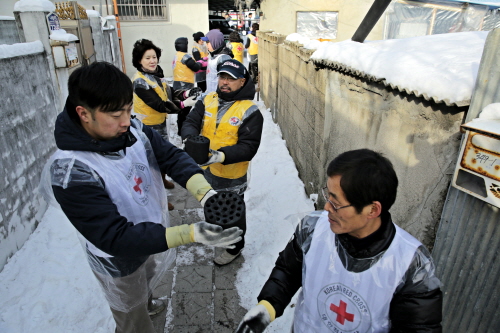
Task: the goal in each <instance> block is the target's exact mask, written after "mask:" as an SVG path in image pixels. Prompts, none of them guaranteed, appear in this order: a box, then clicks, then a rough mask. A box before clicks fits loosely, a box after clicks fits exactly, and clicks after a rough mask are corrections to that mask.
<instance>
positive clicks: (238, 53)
mask: <svg viewBox="0 0 500 333" xmlns="http://www.w3.org/2000/svg"><path fill="white" fill-rule="evenodd" d="M243 50H245V48H244V47H243V43H231V51H233V55H234V59H236V60H238V61H239V62H241V63H243Z"/></svg>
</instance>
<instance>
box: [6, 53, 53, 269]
mask: <svg viewBox="0 0 500 333" xmlns="http://www.w3.org/2000/svg"><path fill="white" fill-rule="evenodd" d="M0 68H1V70H0V81H1V82H2V89H0V100H1V101H2V103H0V118H1V119H2V125H1V128H2V130H1V131H0V146H1V147H2V167H1V168H0V179H1V180H2V181H1V183H0V270H1V269H2V268H3V266H4V265H5V263H6V262H7V259H8V258H9V257H10V256H12V254H14V253H15V252H16V251H17V250H18V249H19V248H21V246H22V245H23V244H24V242H25V241H26V240H27V239H28V237H29V235H30V234H31V233H32V232H33V230H35V228H36V226H37V225H38V223H39V221H40V218H41V215H43V213H44V212H45V204H44V202H43V200H42V199H41V198H40V197H39V196H38V192H37V186H38V183H39V181H40V173H41V171H42V168H43V165H44V164H45V161H46V160H47V158H48V156H49V155H50V154H51V153H52V152H53V151H54V149H55V143H54V138H53V130H54V122H55V118H56V115H57V113H58V112H59V111H60V110H59V107H58V103H57V101H58V99H59V97H58V96H57V95H56V94H57V92H56V91H55V89H54V86H53V84H52V81H51V80H48V79H47V78H49V77H50V73H49V71H50V68H49V65H48V62H47V58H46V56H45V54H44V53H38V54H31V55H25V56H22V57H14V58H6V59H0Z"/></svg>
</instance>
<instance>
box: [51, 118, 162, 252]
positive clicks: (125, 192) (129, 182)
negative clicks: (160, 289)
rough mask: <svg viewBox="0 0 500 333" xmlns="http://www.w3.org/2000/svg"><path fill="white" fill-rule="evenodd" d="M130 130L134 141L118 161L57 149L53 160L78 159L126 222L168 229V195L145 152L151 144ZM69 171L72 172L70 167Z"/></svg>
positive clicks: (155, 168) (96, 250) (94, 154)
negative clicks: (101, 184) (97, 179)
mask: <svg viewBox="0 0 500 333" xmlns="http://www.w3.org/2000/svg"><path fill="white" fill-rule="evenodd" d="M130 131H131V132H132V134H133V135H134V136H135V137H136V138H137V142H136V143H135V144H133V145H132V146H131V147H128V148H127V153H126V154H124V155H123V156H122V158H120V159H111V158H109V157H104V156H102V155H100V154H97V153H94V152H86V151H70V150H58V151H56V153H55V154H54V155H53V157H52V158H53V159H63V158H71V159H77V160H79V161H81V162H83V163H85V164H87V165H88V166H89V167H91V168H92V169H93V170H95V171H96V172H97V173H98V174H99V176H100V177H101V178H102V179H103V180H104V182H105V184H106V188H105V190H106V192H107V193H108V195H109V197H110V198H111V200H112V201H113V203H114V204H115V205H116V208H117V210H118V212H119V213H120V215H122V216H124V217H126V218H127V220H128V221H129V222H132V223H134V224H138V223H141V222H153V223H161V224H162V225H163V226H165V227H168V226H169V214H168V211H167V209H166V207H167V195H166V192H165V189H164V188H163V181H162V179H161V173H160V170H159V167H158V163H157V162H156V159H155V158H154V154H153V152H152V150H151V149H145V147H147V146H148V145H149V147H151V144H150V143H149V140H148V138H147V137H146V135H145V134H144V133H143V132H142V131H138V130H136V129H135V128H133V127H132V126H131V127H130ZM151 155H152V156H151ZM68 171H71V167H69V168H68ZM68 177H69V176H68ZM87 246H88V249H89V251H90V252H92V253H93V254H95V255H97V256H99V257H104V258H106V257H111V255H109V254H107V253H105V252H103V251H101V250H100V249H98V248H97V247H95V246H94V245H93V244H92V243H90V242H87ZM167 252H168V251H167Z"/></svg>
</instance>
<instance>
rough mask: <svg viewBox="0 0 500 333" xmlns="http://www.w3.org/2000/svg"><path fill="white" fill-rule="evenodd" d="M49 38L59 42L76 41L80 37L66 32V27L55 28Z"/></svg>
mask: <svg viewBox="0 0 500 333" xmlns="http://www.w3.org/2000/svg"><path fill="white" fill-rule="evenodd" d="M49 38H50V39H52V40H57V41H59V42H74V41H75V40H78V37H76V36H75V35H73V34H68V33H66V30H64V29H59V30H53V31H52V33H51V34H50V37H49Z"/></svg>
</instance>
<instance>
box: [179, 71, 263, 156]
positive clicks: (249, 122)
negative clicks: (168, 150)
mask: <svg viewBox="0 0 500 333" xmlns="http://www.w3.org/2000/svg"><path fill="white" fill-rule="evenodd" d="M205 96H206V95H204V96H202V97H201V98H200V99H199V100H198V101H197V102H196V104H195V106H194V107H193V108H192V109H191V112H190V113H189V115H188V116H187V118H186V121H185V122H184V124H183V125H182V129H181V137H182V139H185V138H187V137H188V136H196V135H199V134H200V133H201V130H202V126H203V117H204V115H205V105H204V104H203V103H204V100H205ZM254 96H255V85H254V84H253V82H252V79H251V78H250V76H249V74H248V72H247V73H246V82H245V85H244V86H243V87H242V88H241V89H240V90H239V91H238V92H237V93H236V95H235V96H233V97H232V98H231V99H230V100H224V99H222V98H220V97H219V107H218V111H217V122H219V121H220V119H222V117H223V116H224V114H225V112H226V111H227V110H229V108H230V107H231V106H232V105H233V104H234V102H235V101H240V100H250V101H251V100H253V98H254ZM241 121H242V123H241V125H240V126H239V128H238V141H237V142H236V144H235V145H232V146H226V147H221V148H219V149H218V150H219V151H222V152H224V154H225V160H224V162H222V164H223V165H227V164H233V163H238V162H244V161H250V160H251V159H252V158H253V157H254V156H255V154H256V153H257V150H258V148H259V145H260V139H261V135H262V126H263V124H264V118H263V117H262V114H261V113H260V110H259V108H258V107H257V106H256V105H253V106H252V107H250V108H249V109H247V110H246V112H245V114H244V115H243V117H242V119H241Z"/></svg>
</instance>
